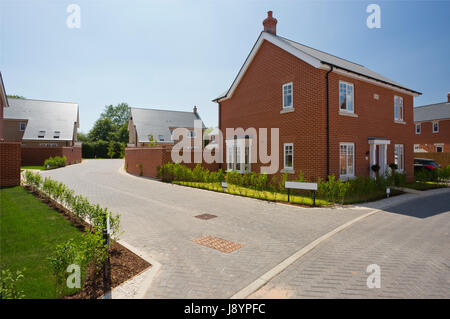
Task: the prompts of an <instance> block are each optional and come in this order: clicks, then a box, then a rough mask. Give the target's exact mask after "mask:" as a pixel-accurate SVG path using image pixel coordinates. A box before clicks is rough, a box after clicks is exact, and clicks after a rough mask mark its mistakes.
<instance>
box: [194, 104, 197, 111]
mask: <svg viewBox="0 0 450 319" xmlns="http://www.w3.org/2000/svg"><path fill="white" fill-rule="evenodd" d="M194 113H197V106H195V105H194Z"/></svg>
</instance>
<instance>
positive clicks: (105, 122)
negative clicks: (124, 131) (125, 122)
mask: <svg viewBox="0 0 450 319" xmlns="http://www.w3.org/2000/svg"><path fill="white" fill-rule="evenodd" d="M116 132H117V126H116V125H115V124H114V123H113V122H112V121H111V119H109V118H108V117H107V118H100V119H98V120H97V121H96V122H95V124H94V127H93V128H92V129H91V131H90V132H89V135H88V137H89V140H90V141H100V140H103V141H111V140H114V139H115V135H116Z"/></svg>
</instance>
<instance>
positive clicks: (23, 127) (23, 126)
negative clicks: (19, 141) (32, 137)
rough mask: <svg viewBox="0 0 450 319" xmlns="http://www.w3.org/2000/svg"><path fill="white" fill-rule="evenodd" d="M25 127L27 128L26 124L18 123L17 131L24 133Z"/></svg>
mask: <svg viewBox="0 0 450 319" xmlns="http://www.w3.org/2000/svg"><path fill="white" fill-rule="evenodd" d="M26 127H27V123H25V122H20V123H19V131H21V132H23V131H25V128H26Z"/></svg>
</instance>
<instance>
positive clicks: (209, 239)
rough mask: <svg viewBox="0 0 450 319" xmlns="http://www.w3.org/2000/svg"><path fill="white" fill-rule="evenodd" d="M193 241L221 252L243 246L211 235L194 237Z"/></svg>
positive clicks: (229, 251) (228, 251)
mask: <svg viewBox="0 0 450 319" xmlns="http://www.w3.org/2000/svg"><path fill="white" fill-rule="evenodd" d="M194 242H195V243H197V244H200V245H203V246H206V247H209V248H212V249H216V250H218V251H221V252H223V253H231V252H233V251H235V250H237V249H239V248H241V247H244V245H241V244H238V243H233V242H232V241H228V240H225V239H222V238H218V237H214V236H211V235H207V236H204V237H201V238H198V239H195V240H194Z"/></svg>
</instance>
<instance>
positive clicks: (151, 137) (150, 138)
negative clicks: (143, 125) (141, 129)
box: [148, 133, 158, 146]
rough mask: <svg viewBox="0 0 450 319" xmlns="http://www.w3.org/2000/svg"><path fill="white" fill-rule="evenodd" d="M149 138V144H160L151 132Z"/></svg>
mask: <svg viewBox="0 0 450 319" xmlns="http://www.w3.org/2000/svg"><path fill="white" fill-rule="evenodd" d="M148 140H149V142H150V143H148V146H156V145H158V143H156V139H155V138H154V137H153V134H152V133H150V135H149V136H148Z"/></svg>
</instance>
